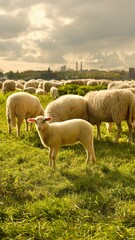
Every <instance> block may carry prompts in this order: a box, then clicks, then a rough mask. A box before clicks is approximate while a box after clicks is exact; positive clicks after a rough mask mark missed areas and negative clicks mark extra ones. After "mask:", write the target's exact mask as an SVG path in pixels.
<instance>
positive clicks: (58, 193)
mask: <svg viewBox="0 0 135 240" xmlns="http://www.w3.org/2000/svg"><path fill="white" fill-rule="evenodd" d="M9 94H10V93H9ZM9 94H5V95H3V94H2V93H0V239H3V240H9V239H10V240H14V239H16V240H28V239H29V240H40V239H41V240H57V239H58V240H97V239H101V240H122V239H123V240H134V239H135V135H133V143H132V144H128V143H127V134H128V131H127V125H126V123H123V125H122V127H123V132H122V135H121V138H120V142H119V143H118V144H116V143H115V142H114V138H115V134H116V130H115V129H113V132H112V133H111V134H108V133H107V132H106V128H105V124H104V123H102V126H101V133H102V140H101V141H97V140H96V128H95V127H94V126H93V129H94V145H95V153H96V157H97V162H96V164H95V165H93V164H90V165H89V166H86V164H85V160H86V153H85V150H84V149H83V147H82V146H81V145H74V146H71V147H69V146H67V147H63V148H61V150H60V152H59V156H58V160H57V165H56V166H57V168H56V170H52V169H51V168H50V167H49V166H48V163H49V160H48V150H47V149H45V148H44V147H43V146H42V145H41V142H40V140H39V137H38V135H37V132H36V130H35V126H34V127H33V131H32V132H28V133H26V132H25V130H24V125H23V126H22V128H21V137H20V139H17V137H16V131H15V129H14V130H13V131H12V133H11V134H8V133H7V121H6V116H5V103H6V98H7V96H8V95H9ZM40 100H41V103H42V105H43V107H44V108H45V106H46V105H47V103H49V102H50V101H51V100H52V99H51V98H50V97H49V96H41V97H40Z"/></svg>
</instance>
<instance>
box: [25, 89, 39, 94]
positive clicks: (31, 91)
mask: <svg viewBox="0 0 135 240" xmlns="http://www.w3.org/2000/svg"><path fill="white" fill-rule="evenodd" d="M23 91H24V92H27V93H31V94H35V93H36V88H34V87H26V88H24V89H23Z"/></svg>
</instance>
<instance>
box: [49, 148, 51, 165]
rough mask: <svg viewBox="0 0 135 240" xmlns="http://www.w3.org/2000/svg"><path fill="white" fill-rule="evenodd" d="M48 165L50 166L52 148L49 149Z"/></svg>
mask: <svg viewBox="0 0 135 240" xmlns="http://www.w3.org/2000/svg"><path fill="white" fill-rule="evenodd" d="M49 166H50V167H52V149H51V148H50V149H49Z"/></svg>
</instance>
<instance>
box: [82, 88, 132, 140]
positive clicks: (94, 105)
mask: <svg viewBox="0 0 135 240" xmlns="http://www.w3.org/2000/svg"><path fill="white" fill-rule="evenodd" d="M84 98H85V100H86V101H87V106H88V118H89V119H88V121H89V122H90V123H91V124H92V125H95V124H96V125H97V138H98V139H101V135H100V124H101V122H114V123H116V125H117V136H116V140H115V141H116V142H118V139H119V137H120V133H121V131H122V129H121V122H122V121H124V120H126V122H127V125H128V129H129V138H128V142H130V141H131V138H132V121H133V119H134V118H135V96H134V94H133V93H132V92H131V91H130V90H128V89H115V90H100V91H94V92H90V93H87V94H86V95H85V96H84Z"/></svg>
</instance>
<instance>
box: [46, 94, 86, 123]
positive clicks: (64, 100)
mask: <svg viewBox="0 0 135 240" xmlns="http://www.w3.org/2000/svg"><path fill="white" fill-rule="evenodd" d="M44 115H45V116H46V117H48V116H49V117H51V118H52V120H51V121H53V122H61V121H64V120H68V119H73V118H81V119H84V120H88V116H87V104H86V101H85V99H84V97H82V96H78V95H75V94H67V95H63V96H61V97H59V98H57V99H55V100H53V101H52V102H50V103H49V104H48V105H47V106H46V108H45V111H44Z"/></svg>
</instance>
